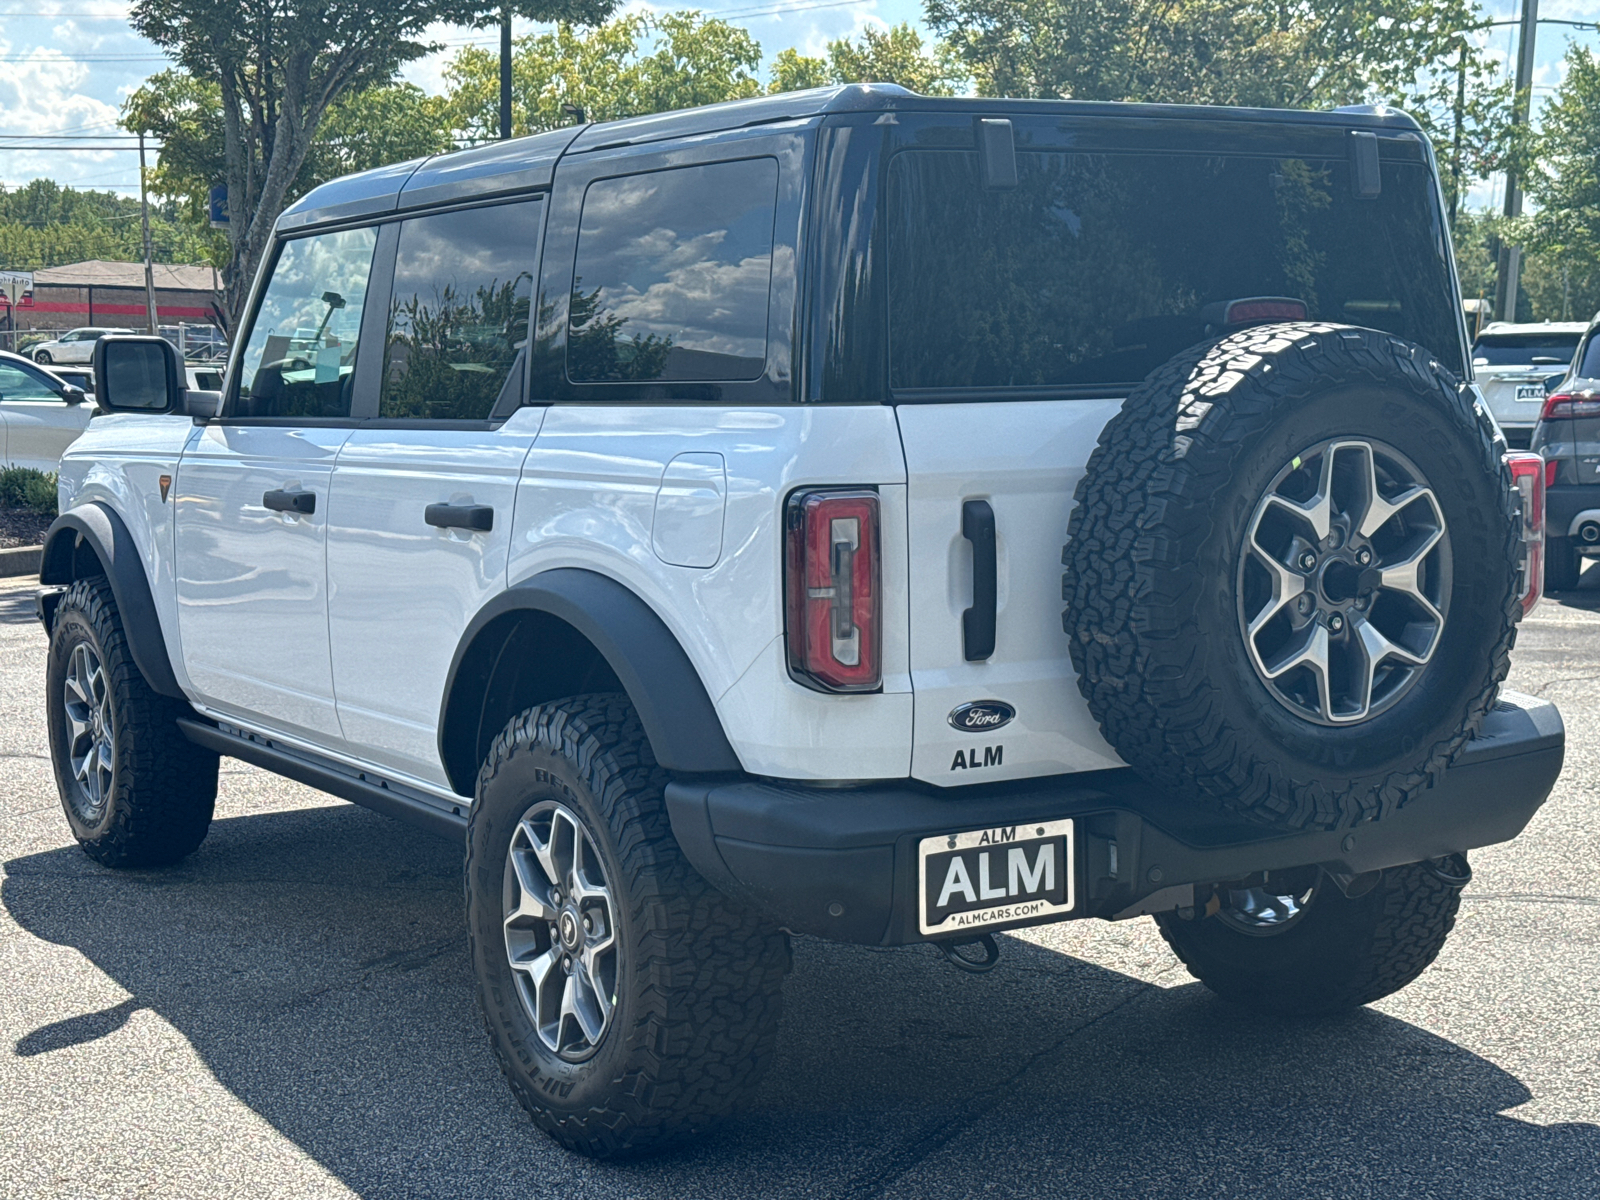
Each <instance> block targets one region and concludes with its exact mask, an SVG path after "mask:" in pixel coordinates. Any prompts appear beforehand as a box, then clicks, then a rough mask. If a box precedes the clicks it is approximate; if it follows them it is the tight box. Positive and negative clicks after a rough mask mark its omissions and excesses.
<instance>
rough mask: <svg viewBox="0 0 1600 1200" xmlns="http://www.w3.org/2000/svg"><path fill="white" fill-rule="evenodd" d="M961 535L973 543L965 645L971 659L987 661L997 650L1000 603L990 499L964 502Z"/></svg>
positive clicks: (963, 621) (964, 618) (963, 624)
mask: <svg viewBox="0 0 1600 1200" xmlns="http://www.w3.org/2000/svg"><path fill="white" fill-rule="evenodd" d="M961 536H962V537H963V538H965V539H966V540H967V541H968V542H970V543H971V544H972V607H971V608H969V609H967V610H966V611H965V612H964V613H962V614H961V645H962V648H963V656H964V657H965V658H966V660H967V661H968V662H985V661H986V660H988V659H989V658H990V657H992V656H993V654H994V637H995V619H996V608H997V604H998V599H997V597H998V595H999V583H998V574H997V572H998V568H997V566H996V563H995V557H996V556H995V534H994V508H993V506H992V505H990V503H989V502H988V501H987V500H968V501H966V503H964V504H962V506H961Z"/></svg>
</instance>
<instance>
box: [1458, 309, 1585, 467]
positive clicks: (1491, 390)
mask: <svg viewBox="0 0 1600 1200" xmlns="http://www.w3.org/2000/svg"><path fill="white" fill-rule="evenodd" d="M1588 328H1589V327H1588V325H1587V324H1585V323H1584V322H1582V321H1542V322H1540V323H1538V324H1536V325H1535V324H1530V325H1513V324H1512V323H1511V322H1509V321H1493V322H1491V323H1490V324H1488V325H1485V326H1484V327H1483V329H1482V330H1480V331H1479V333H1478V337H1477V340H1476V341H1474V342H1473V343H1472V367H1473V374H1474V375H1475V376H1477V380H1478V387H1479V389H1480V390H1481V391H1482V392H1483V398H1484V399H1485V400H1486V401H1488V403H1489V411H1490V412H1492V413H1493V414H1494V419H1495V420H1496V421H1498V422H1499V423H1500V428H1501V430H1503V431H1504V433H1505V435H1506V445H1508V446H1510V447H1511V448H1512V449H1513V450H1526V449H1527V448H1528V442H1529V440H1530V439H1531V438H1532V437H1533V427H1534V424H1535V423H1536V422H1537V421H1538V420H1539V411H1540V409H1541V408H1542V407H1543V405H1544V397H1545V387H1544V385H1545V380H1547V379H1560V378H1561V377H1562V376H1563V375H1565V374H1566V373H1567V367H1568V366H1570V365H1571V363H1572V356H1573V354H1575V353H1576V352H1577V349H1578V343H1579V342H1580V341H1581V340H1583V334H1584V331H1585V330H1586V329H1588Z"/></svg>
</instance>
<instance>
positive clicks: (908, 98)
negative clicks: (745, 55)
mask: <svg viewBox="0 0 1600 1200" xmlns="http://www.w3.org/2000/svg"><path fill="white" fill-rule="evenodd" d="M980 109H981V110H982V111H983V112H993V113H996V114H999V113H1015V114H1017V115H1019V116H1021V115H1024V114H1029V113H1039V114H1059V115H1061V116H1080V117H1110V116H1116V117H1144V118H1164V119H1167V120H1208V121H1218V120H1230V121H1244V122H1257V123H1259V122H1273V123H1280V122H1281V123H1288V124H1312V125H1325V126H1337V127H1341V128H1357V129H1371V130H1373V131H1375V132H1376V131H1387V132H1392V133H1405V132H1415V131H1417V130H1418V129H1419V128H1420V127H1419V126H1418V125H1417V123H1416V121H1414V120H1413V119H1412V118H1411V117H1410V116H1408V115H1407V114H1406V113H1403V112H1401V111H1400V110H1398V109H1392V108H1382V107H1374V106H1367V105H1363V106H1360V107H1356V108H1345V109H1337V110H1334V111H1332V112H1309V111H1304V110H1301V109H1279V108H1214V107H1210V106H1207V105H1197V104H1122V103H1108V102H1105V101H1091V100H996V99H990V98H987V97H975V96H957V97H949V98H946V97H934V96H919V95H917V94H916V93H915V92H909V91H907V90H906V89H905V88H902V87H897V86H895V85H894V84H884V83H853V84H847V85H844V86H841V87H827V88H813V89H811V90H809V91H803V92H783V93H780V94H779V95H776V96H757V97H753V98H751V99H749V100H729V101H726V102H725V103H722V104H707V105H705V106H703V107H701V108H685V109H679V110H677V111H675V112H665V113H654V114H651V115H650V116H645V117H629V118H626V119H624V120H620V121H606V122H603V123H601V124H596V125H575V126H572V127H571V128H567V129H553V130H550V131H549V132H547V133H538V134H534V135H533V136H532V137H523V138H513V139H511V140H509V141H504V142H491V143H489V144H488V145H484V146H477V147H474V148H473V149H471V150H459V151H456V152H455V153H453V154H440V155H435V156H434V157H432V158H418V159H412V160H411V161H410V162H403V163H396V164H394V165H392V166H387V167H378V168H377V169H375V170H371V171H362V172H360V173H359V174H355V175H347V176H345V177H344V178H343V179H335V180H333V181H332V182H331V183H325V184H323V185H322V186H321V187H318V188H314V189H312V190H311V191H310V192H308V193H307V194H306V195H305V196H303V197H301V198H300V199H299V200H297V201H296V202H295V203H294V204H292V205H291V206H290V207H289V208H288V209H286V210H285V211H284V213H283V215H282V216H281V217H279V218H278V225H277V228H278V231H279V232H280V233H283V232H292V231H295V230H299V229H304V228H306V227H308V226H312V225H322V224H325V223H329V222H335V221H347V220H352V219H355V218H360V217H367V216H379V215H382V214H385V213H392V212H397V211H400V210H403V209H410V208H420V207H423V206H425V205H434V204H445V203H452V202H455V201H461V200H474V199H483V198H487V197H491V196H495V195H502V194H511V193H515V192H524V191H528V190H530V189H535V188H540V187H548V186H549V185H550V181H551V179H552V178H553V177H554V174H555V166H556V161H557V160H558V159H559V158H561V156H562V155H563V154H566V153H573V154H581V153H582V152H584V151H586V150H599V149H605V148H609V147H614V146H626V145H633V144H637V143H640V142H655V141H661V140H664V139H666V138H676V137H693V136H695V135H699V134H707V133H717V132H721V131H723V130H728V129H739V128H743V127H745V126H751V125H770V124H774V123H776V122H779V121H801V120H807V119H810V118H818V117H828V116H834V115H839V114H849V113H873V112H973V111H977V110H980Z"/></svg>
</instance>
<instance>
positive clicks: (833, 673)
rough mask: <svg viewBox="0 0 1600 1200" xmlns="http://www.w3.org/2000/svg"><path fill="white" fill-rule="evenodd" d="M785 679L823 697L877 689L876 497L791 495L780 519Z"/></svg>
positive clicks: (827, 492) (830, 492) (855, 492)
mask: <svg viewBox="0 0 1600 1200" xmlns="http://www.w3.org/2000/svg"><path fill="white" fill-rule="evenodd" d="M784 538H785V544H784V557H785V563H784V575H785V590H786V593H787V608H788V612H787V614H786V616H787V629H786V632H787V634H788V641H789V673H790V674H791V675H793V676H794V678H795V679H796V680H797V681H798V682H800V683H803V684H805V685H806V686H807V687H810V688H815V689H816V690H818V691H824V692H871V691H876V690H877V688H878V687H879V686H880V685H881V684H882V682H883V666H882V657H883V655H882V646H881V630H882V620H883V616H882V607H883V606H882V575H881V571H882V568H881V566H880V563H879V554H878V495H877V493H876V492H871V491H866V490H865V489H860V488H851V489H849V490H842V489H817V490H814V491H803V492H796V493H795V494H794V495H793V496H791V497H790V498H789V504H788V507H787V509H786V511H785V514H784Z"/></svg>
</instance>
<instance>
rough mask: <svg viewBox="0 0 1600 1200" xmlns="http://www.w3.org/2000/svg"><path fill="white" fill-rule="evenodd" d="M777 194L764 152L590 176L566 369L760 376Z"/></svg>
mask: <svg viewBox="0 0 1600 1200" xmlns="http://www.w3.org/2000/svg"><path fill="white" fill-rule="evenodd" d="M777 194H778V164H777V161H776V160H775V159H771V158H754V159H748V160H745V161H742V162H728V163H713V164H710V165H707V166H698V167H675V168H673V169H671V170H666V171H653V172H650V173H648V174H644V175H628V176H623V177H621V178H617V179H599V180H596V181H595V182H594V183H592V184H590V185H589V189H588V192H587V193H586V194H585V196H584V200H583V216H582V218H581V219H580V221H579V225H578V251H577V263H576V267H575V269H574V271H573V279H572V301H571V308H570V310H569V317H568V322H569V325H568V340H567V377H568V378H569V379H571V380H572V381H573V382H575V383H601V382H606V381H612V380H630V381H632V380H645V379H662V380H682V381H694V382H715V381H721V380H740V379H759V378H760V377H761V373H762V371H763V369H764V368H765V365H766V358H767V298H768V293H769V291H770V289H771V284H772V229H773V220H774V217H775V214H776V209H777Z"/></svg>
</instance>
